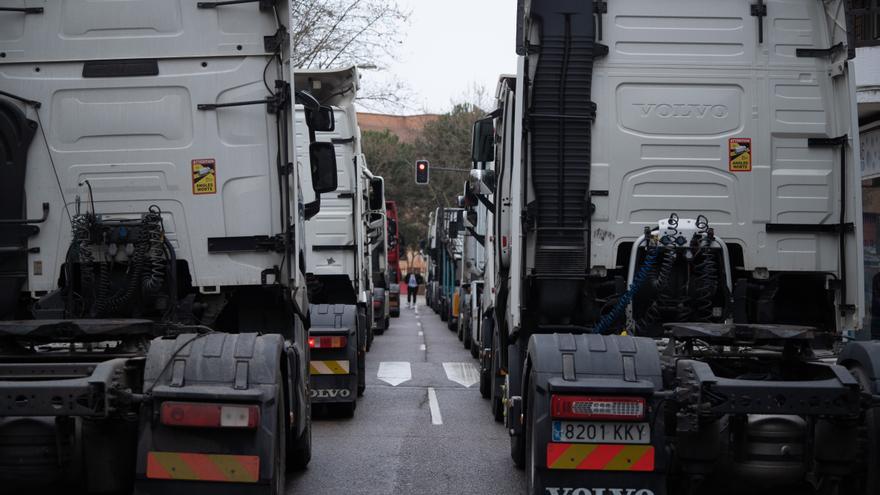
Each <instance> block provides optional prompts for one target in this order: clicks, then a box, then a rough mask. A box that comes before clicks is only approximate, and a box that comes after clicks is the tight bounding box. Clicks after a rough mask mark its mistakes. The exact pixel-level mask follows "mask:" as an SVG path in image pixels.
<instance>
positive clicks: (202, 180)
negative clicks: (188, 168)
mask: <svg viewBox="0 0 880 495" xmlns="http://www.w3.org/2000/svg"><path fill="white" fill-rule="evenodd" d="M192 178H193V194H215V193H216V192H217V161H216V160H214V159H213V158H207V159H202V160H193V161H192Z"/></svg>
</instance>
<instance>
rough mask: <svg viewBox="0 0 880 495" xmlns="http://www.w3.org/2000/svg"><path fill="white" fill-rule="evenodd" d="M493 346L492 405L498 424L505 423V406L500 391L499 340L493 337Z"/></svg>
mask: <svg viewBox="0 0 880 495" xmlns="http://www.w3.org/2000/svg"><path fill="white" fill-rule="evenodd" d="M493 339H494V340H493V344H492V369H491V370H490V371H489V373H490V374H491V375H492V376H491V381H492V385H491V388H492V390H491V394H492V398H491V405H492V417H493V418H495V422H496V423H502V422H504V404H503V403H502V402H501V394H500V393H499V390H500V389H501V387H500V384H499V381H500V380H501V377H500V376H499V373H498V371H499V370H500V369H501V361H500V360H499V358H498V353H499V349H498V347H499V343H498V339H495V337H494V336H493Z"/></svg>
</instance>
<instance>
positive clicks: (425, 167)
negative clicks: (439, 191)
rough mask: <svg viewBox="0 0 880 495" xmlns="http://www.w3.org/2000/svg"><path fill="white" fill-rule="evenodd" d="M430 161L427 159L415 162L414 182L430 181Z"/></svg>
mask: <svg viewBox="0 0 880 495" xmlns="http://www.w3.org/2000/svg"><path fill="white" fill-rule="evenodd" d="M430 168H431V163H430V162H428V160H419V161H417V162H416V184H427V183H428V182H429V181H430V172H429V169H430Z"/></svg>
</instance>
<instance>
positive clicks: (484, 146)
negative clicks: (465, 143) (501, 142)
mask: <svg viewBox="0 0 880 495" xmlns="http://www.w3.org/2000/svg"><path fill="white" fill-rule="evenodd" d="M471 159H472V160H473V162H474V163H481V162H482V163H485V162H494V161H495V119H494V118H493V117H488V118H485V119H480V120H478V121H476V122H475V123H474V141H473V147H472V150H471Z"/></svg>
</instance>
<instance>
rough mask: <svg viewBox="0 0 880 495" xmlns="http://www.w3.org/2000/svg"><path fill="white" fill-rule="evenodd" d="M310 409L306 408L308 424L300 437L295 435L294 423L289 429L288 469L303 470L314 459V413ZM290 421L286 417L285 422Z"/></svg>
mask: <svg viewBox="0 0 880 495" xmlns="http://www.w3.org/2000/svg"><path fill="white" fill-rule="evenodd" d="M305 396H306V397H307V396H308V395H305ZM285 404H287V402H285ZM309 409H310V408H307V409H306V411H307V412H306V418H305V421H306V426H305V428H304V429H303V432H302V433H301V434H300V435H299V437H298V438H294V436H293V435H294V430H293V425H290V426H289V431H288V432H287V463H286V464H287V470H288V471H300V470H303V469H305V468H306V466H308V465H309V461H311V460H312V415H311V413H310V412H309ZM288 415H290V413H288ZM289 422H290V421H289V419H288V418H286V421H285V423H284V424H287V423H289Z"/></svg>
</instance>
